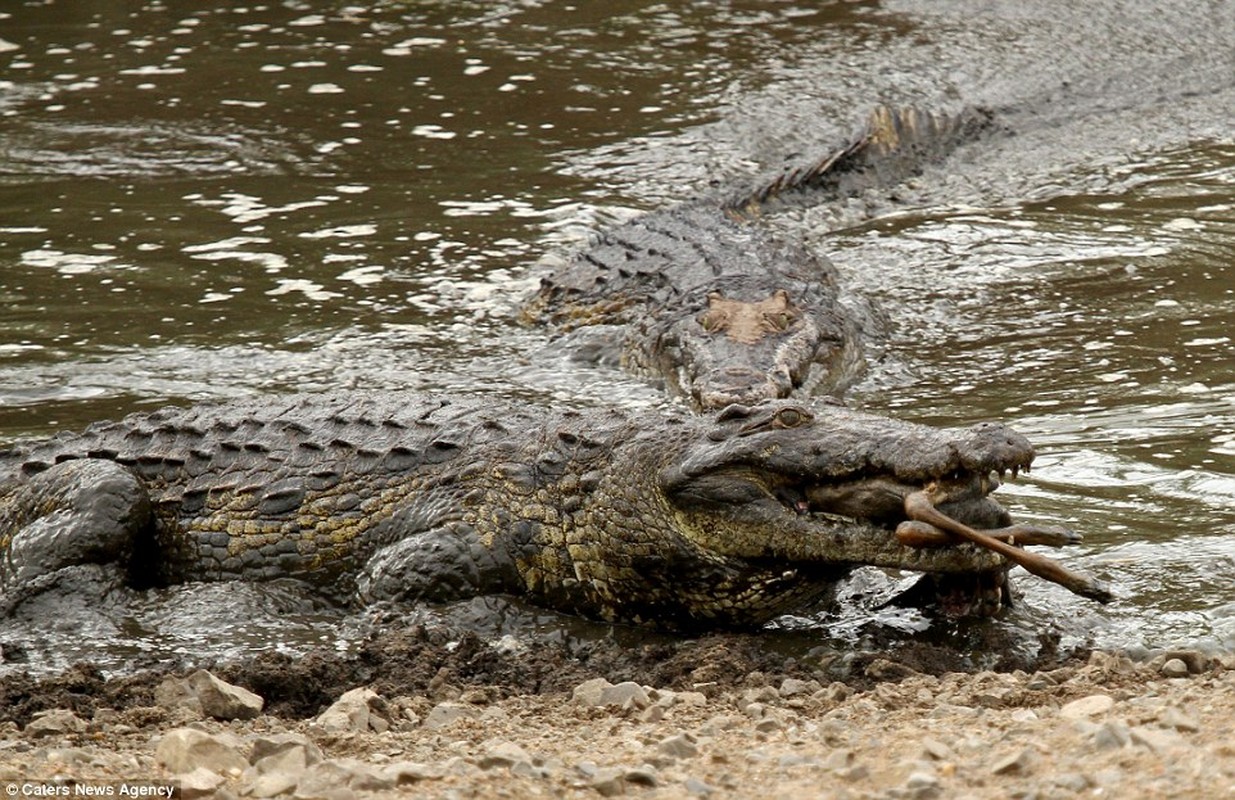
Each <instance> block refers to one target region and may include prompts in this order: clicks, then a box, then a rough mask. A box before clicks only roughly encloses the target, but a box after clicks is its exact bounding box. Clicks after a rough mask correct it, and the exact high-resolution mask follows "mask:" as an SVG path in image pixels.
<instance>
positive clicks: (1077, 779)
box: [1051, 772, 1090, 794]
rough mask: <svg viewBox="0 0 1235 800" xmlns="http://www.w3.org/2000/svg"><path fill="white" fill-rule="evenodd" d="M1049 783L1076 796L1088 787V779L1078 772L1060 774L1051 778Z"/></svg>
mask: <svg viewBox="0 0 1235 800" xmlns="http://www.w3.org/2000/svg"><path fill="white" fill-rule="evenodd" d="M1051 783H1053V784H1054V785H1056V786H1058V787H1060V788H1061V789H1067V790H1068V791H1070V792H1073V793H1076V794H1079V793H1081V792H1083V791H1085V790H1086V789H1088V788H1089V786H1090V783H1089V779H1088V778H1086V777H1085V776H1084V775H1082V774H1081V773H1079V772H1061V773H1060V774H1058V775H1055V776H1054V777H1052V778H1051Z"/></svg>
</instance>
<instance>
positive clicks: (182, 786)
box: [176, 767, 227, 800]
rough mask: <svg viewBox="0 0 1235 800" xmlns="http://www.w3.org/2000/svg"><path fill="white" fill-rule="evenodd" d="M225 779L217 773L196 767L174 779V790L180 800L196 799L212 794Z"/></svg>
mask: <svg viewBox="0 0 1235 800" xmlns="http://www.w3.org/2000/svg"><path fill="white" fill-rule="evenodd" d="M226 781H227V779H226V778H224V777H223V776H222V775H220V774H219V773H217V772H215V771H213V770H209V769H206V768H205V767H198V768H197V769H195V770H193V771H192V772H188V773H185V774H184V775H181V776H180V777H179V778H177V779H176V791H177V794H178V795H179V797H181V798H182V800H197V798H199V797H208V796H210V795H212V794H214V793H215V791H216V790H217V789H218V788H219V787H220V786H222V785H223V784H224V783H225V782H226Z"/></svg>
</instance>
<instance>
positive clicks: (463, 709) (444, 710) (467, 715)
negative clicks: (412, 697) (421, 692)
mask: <svg viewBox="0 0 1235 800" xmlns="http://www.w3.org/2000/svg"><path fill="white" fill-rule="evenodd" d="M478 717H480V712H479V711H478V710H477V709H476V707H475V706H473V705H468V704H466V703H455V702H451V701H446V702H444V703H438V704H437V705H435V706H434V707H433V708H431V709H429V713H428V714H426V715H425V721H424V726H425V727H426V728H429V729H430V730H434V729H437V728H445V727H447V726H450V725H454V724H455V723H456V722H458V721H460V720H468V719H477V718H478Z"/></svg>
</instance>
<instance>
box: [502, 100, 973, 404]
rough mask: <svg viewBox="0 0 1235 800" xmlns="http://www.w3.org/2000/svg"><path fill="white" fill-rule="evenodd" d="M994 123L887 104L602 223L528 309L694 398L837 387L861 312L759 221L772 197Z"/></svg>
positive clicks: (935, 148) (815, 186)
mask: <svg viewBox="0 0 1235 800" xmlns="http://www.w3.org/2000/svg"><path fill="white" fill-rule="evenodd" d="M991 124H992V123H991V117H990V115H989V114H988V113H987V112H985V111H982V110H978V109H968V110H966V111H963V112H961V113H958V114H950V115H949V114H931V113H926V112H922V111H918V110H914V109H900V110H891V109H888V108H886V107H880V108H878V109H876V110H875V111H874V112H873V113H872V114H871V116H870V120H869V121H868V122H867V124H866V125H865V126H864V127H863V128H862V130H861V131H859V132H858V133H857V134H856V135H855V136H854V137H853V138H852V140H851V141H850V142H849V143H848V144H847V145H845V146H843V147H841V148H840V149H838V150H836V151H835V152H832V153H829V154H828V155H827V156H825V157H824V158H822V159H814V160H810V161H804V162H801V163H793V164H790V165H788V166H786V167H785V168H784V169H783V170H781V171H778V172H777V173H775V174H773V175H771V176H760V177H757V178H755V179H753V180H751V181H748V182H747V183H746V184H744V185H740V186H737V187H735V188H731V189H728V190H726V191H725V192H723V193H713V194H711V195H709V196H706V197H703V198H701V199H697V200H693V201H688V202H685V203H682V204H680V205H676V206H673V207H671V208H668V209H664V210H660V211H653V212H650V213H647V214H644V215H642V216H638V217H636V218H634V219H632V220H630V221H628V222H626V223H624V224H622V225H619V226H616V227H614V228H611V229H608V230H604V231H601V232H599V233H598V234H597V235H596V236H595V237H594V239H593V241H592V242H591V243H590V245H589V246H587V247H585V248H583V249H582V250H580V251H578V252H576V253H574V254H573V255H571V256H570V257H569V258H567V259H566V260H565V261H564V262H563V263H561V264H559V265H558V267H557V268H556V269H553V270H552V272H550V273H549V274H547V275H545V276H544V277H542V278H541V281H540V286H539V288H538V290H537V291H536V293H535V295H534V296H533V297H532V298H531V299H530V300H529V301H528V302H527V303H526V304H525V306H524V308H523V310H522V314H521V316H522V317H523V319H524V320H525V321H527V322H532V323H538V324H545V325H548V326H550V327H551V328H552V329H554V330H556V331H560V332H562V333H564V334H566V335H568V336H570V337H571V338H572V339H573V340H575V341H577V342H579V344H580V346H579V347H577V348H576V351H577V352H578V354H579V355H580V356H581V358H583V359H593V360H597V361H610V362H616V363H620V364H622V365H623V366H624V367H626V368H627V369H628V370H629V371H631V372H632V373H634V374H635V375H637V376H640V377H642V378H644V379H646V380H648V381H649V382H652V383H654V384H657V385H660V386H663V387H664V388H665V389H667V390H668V391H669V392H670V393H672V394H674V395H676V396H678V397H680V398H682V399H683V400H684V401H685V402H686V403H687V404H688V405H689V406H691V407H692V408H694V409H696V410H704V409H721V408H724V407H725V406H727V405H729V404H731V403H747V404H749V403H753V402H757V401H759V400H763V399H772V398H785V397H803V396H808V395H810V394H812V393H823V392H840V391H842V390H843V389H844V388H845V386H846V385H847V384H849V383H851V382H852V381H853V380H854V379H855V378H856V377H857V376H859V375H860V373H861V369H862V365H863V360H864V359H863V346H862V342H861V338H862V336H863V333H864V332H863V327H864V325H863V320H862V315H861V314H858V313H855V312H854V311H852V310H851V309H850V308H848V307H847V306H846V304H844V303H843V302H842V300H841V296H840V295H841V293H840V289H839V282H838V278H837V271H836V268H835V267H834V266H833V265H832V264H831V262H830V261H828V260H827V259H826V258H824V257H823V256H822V255H820V254H818V253H816V252H814V251H813V250H812V249H811V248H809V247H807V246H806V245H805V244H803V243H802V242H800V241H797V240H795V239H792V238H790V237H787V236H781V235H777V234H775V233H774V232H773V231H772V230H771V229H770V227H769V226H767V225H760V224H757V222H758V220H759V218H760V217H761V216H762V212H763V210H764V208H765V207H767V206H769V205H770V204H773V203H787V202H792V201H794V200H795V199H798V200H802V201H804V202H811V203H817V202H822V201H823V200H825V199H828V198H836V197H846V196H851V195H854V194H857V193H859V192H860V191H862V190H864V189H868V188H870V187H872V186H887V185H891V184H893V183H895V182H898V181H900V180H903V179H904V178H906V177H908V176H910V175H912V174H914V173H915V172H918V171H920V170H921V169H922V168H923V166H924V165H925V164H927V163H929V162H931V161H932V160H936V159H939V158H941V157H942V156H943V155H944V154H946V153H947V152H949V151H950V150H952V149H953V148H955V147H956V146H958V145H959V144H960V143H963V142H965V141H969V140H971V139H974V138H976V137H977V136H978V135H979V134H980V133H981V132H982V131H984V130H986V129H987V128H989V127H990V126H991ZM584 332H586V333H587V334H590V335H584Z"/></svg>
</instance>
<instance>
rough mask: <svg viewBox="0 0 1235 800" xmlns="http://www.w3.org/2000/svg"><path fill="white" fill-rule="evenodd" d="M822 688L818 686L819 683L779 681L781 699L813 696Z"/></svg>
mask: <svg viewBox="0 0 1235 800" xmlns="http://www.w3.org/2000/svg"><path fill="white" fill-rule="evenodd" d="M822 688H823V687H822V686H820V685H819V681H803V680H799V679H797V678H785V679H784V680H783V681H781V684H780V689H779V690H778V691H779V692H780V696H781V697H795V696H797V695H802V694H814V693H815V692H817V691H819V690H820V689H822Z"/></svg>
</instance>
